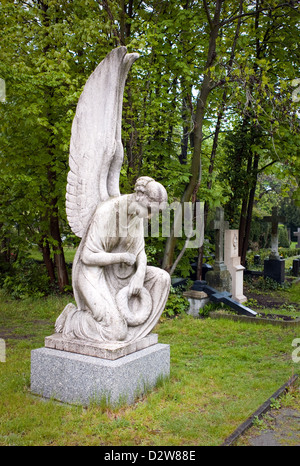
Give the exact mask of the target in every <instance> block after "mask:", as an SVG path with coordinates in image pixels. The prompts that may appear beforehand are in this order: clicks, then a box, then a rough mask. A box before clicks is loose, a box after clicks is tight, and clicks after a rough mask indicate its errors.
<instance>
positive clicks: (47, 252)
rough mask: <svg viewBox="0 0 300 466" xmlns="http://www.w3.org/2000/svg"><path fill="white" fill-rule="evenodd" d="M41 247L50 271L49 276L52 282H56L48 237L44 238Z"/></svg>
mask: <svg viewBox="0 0 300 466" xmlns="http://www.w3.org/2000/svg"><path fill="white" fill-rule="evenodd" d="M40 249H41V251H42V254H43V260H44V264H45V266H46V269H47V272H48V276H49V278H50V283H54V282H55V272H54V264H53V261H52V259H51V253H50V247H49V243H48V240H47V239H45V238H43V239H42V241H41V243H40Z"/></svg>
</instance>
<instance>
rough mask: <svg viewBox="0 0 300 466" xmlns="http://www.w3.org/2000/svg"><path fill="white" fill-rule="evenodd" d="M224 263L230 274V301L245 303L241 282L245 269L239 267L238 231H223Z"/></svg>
mask: <svg viewBox="0 0 300 466" xmlns="http://www.w3.org/2000/svg"><path fill="white" fill-rule="evenodd" d="M224 242H225V245H224V263H225V265H226V267H227V269H228V270H229V272H230V274H231V282H232V289H231V293H232V299H234V300H235V301H237V302H238V303H244V302H245V301H247V298H246V296H244V294H243V280H244V270H245V267H243V266H242V265H241V258H240V257H239V251H238V245H239V230H225V238H224Z"/></svg>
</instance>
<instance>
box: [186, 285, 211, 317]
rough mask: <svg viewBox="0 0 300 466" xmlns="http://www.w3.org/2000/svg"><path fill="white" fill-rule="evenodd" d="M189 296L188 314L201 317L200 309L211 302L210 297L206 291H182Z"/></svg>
mask: <svg viewBox="0 0 300 466" xmlns="http://www.w3.org/2000/svg"><path fill="white" fill-rule="evenodd" d="M182 295H183V296H184V297H185V298H187V300H188V302H189V304H190V307H189V309H188V311H187V314H189V315H191V316H193V317H199V311H200V309H202V308H203V307H204V306H205V304H207V303H208V302H209V297H208V295H207V294H206V293H204V291H197V290H189V291H185V292H184V293H182Z"/></svg>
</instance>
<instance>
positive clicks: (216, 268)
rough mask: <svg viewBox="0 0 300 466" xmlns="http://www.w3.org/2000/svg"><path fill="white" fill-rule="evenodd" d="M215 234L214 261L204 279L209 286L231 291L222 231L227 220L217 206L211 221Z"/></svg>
mask: <svg viewBox="0 0 300 466" xmlns="http://www.w3.org/2000/svg"><path fill="white" fill-rule="evenodd" d="M213 228H214V230H216V234H215V262H214V265H213V270H211V271H208V272H207V273H206V276H205V279H206V282H207V284H208V285H209V286H211V287H212V288H215V289H216V290H218V291H229V292H231V274H230V272H229V271H228V270H227V267H226V265H225V264H224V232H225V230H226V229H228V222H226V221H225V220H224V210H223V209H222V207H217V210H216V218H215V220H214V221H213Z"/></svg>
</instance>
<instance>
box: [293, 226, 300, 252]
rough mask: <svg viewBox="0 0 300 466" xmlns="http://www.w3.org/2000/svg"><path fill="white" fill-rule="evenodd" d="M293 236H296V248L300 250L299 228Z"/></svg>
mask: <svg viewBox="0 0 300 466" xmlns="http://www.w3.org/2000/svg"><path fill="white" fill-rule="evenodd" d="M294 236H296V238H297V244H296V248H300V228H298V229H297V231H295V232H294Z"/></svg>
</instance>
